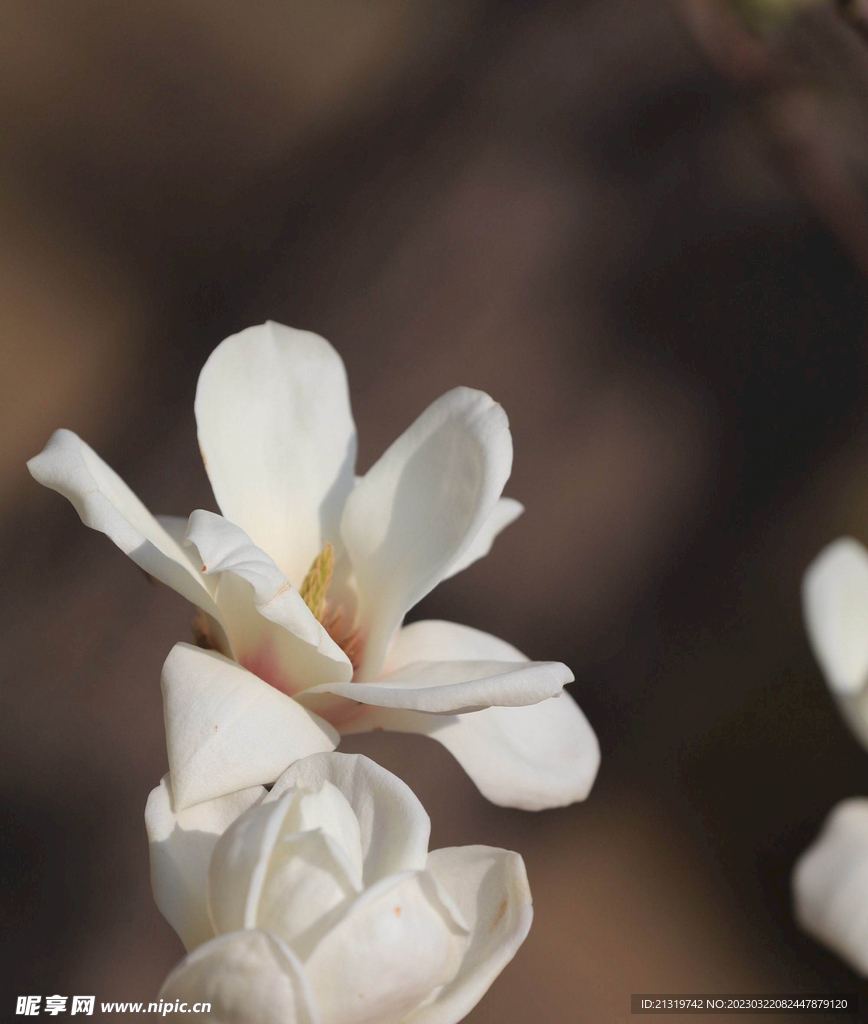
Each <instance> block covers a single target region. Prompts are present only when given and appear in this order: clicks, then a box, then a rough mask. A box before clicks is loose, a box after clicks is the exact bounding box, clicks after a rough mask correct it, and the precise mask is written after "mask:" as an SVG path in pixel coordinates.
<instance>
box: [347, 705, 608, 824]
mask: <svg viewBox="0 0 868 1024" xmlns="http://www.w3.org/2000/svg"><path fill="white" fill-rule="evenodd" d="M374 728H379V729H385V730H388V731H390V732H408V733H416V734H419V735H423V736H430V737H431V739H433V740H437V741H438V743H442V744H443V746H444V747H446V749H447V750H448V751H449V752H450V754H452V756H453V757H454V758H455V760H456V761H458V763H459V764H460V765H461V767H462V768H463V769H464V770H465V771H466V772H467V774H468V775H469V776H470V778H471V779H472V780H473V782H474V783H475V784H476V786H477V787H478V788H479V791H480V792H481V793H482V795H483V796H484V797H486V798H487V799H488V800H490V801H491V802H492V803H494V804H498V805H500V806H501V807H518V808H521V809H522V810H524V811H541V810H546V809H547V808H550V807H565V806H567V805H568V804H572V803H575V802H576V801H578V800H584V799H585V798H586V797H587V796H588V794H589V793H590V791H591V787H592V786H593V784H594V779H595V778H596V775H597V770H598V768H599V766H600V746H599V743H598V742H597V737H596V735H595V734H594V730H593V729H592V728H591V726H590V724H589V722H588V720H587V718H585V716H584V714H583V713H582V711H581V709H580V708H579V706H578V705H577V704H576V702H575V701H574V700H573V698H572V697H571V696H570V695H569V694H568V693H563V694H561V696H560V697H556V698H552V699H551V700H545V701H542V702H541V703H539V704H532V705H530V706H529V707H523V708H502V707H493V708H487V709H485V710H484V711H474V712H471V713H470V714H466V715H429V714H424V713H419V712H416V711H398V710H394V711H393V710H390V709H383V710H379V709H377V710H376V711H375V712H374V714H373V715H372V716H370V717H366V718H359V719H358V727H357V728H353V727H352V726H351V727H350V728H349V729H348V730H346V731H348V732H350V731H353V732H356V731H368V730H370V729H374Z"/></svg>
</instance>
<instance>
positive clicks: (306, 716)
mask: <svg viewBox="0 0 868 1024" xmlns="http://www.w3.org/2000/svg"><path fill="white" fill-rule="evenodd" d="M162 685H163V715H164V719H165V724H166V747H167V750H168V754H169V769H170V772H171V775H172V788H173V791H174V795H175V806H176V809H178V810H183V809H184V808H185V807H189V806H191V805H192V804H197V803H201V802H202V801H203V800H213V799H214V798H216V797H218V796H224V795H225V794H227V793H233V792H234V791H235V790H238V789H245V788H247V787H248V786H255V785H261V784H265V783H269V782H273V781H274V780H275V779H276V778H277V777H278V775H280V773H281V772H282V771H283V770H284V769H285V768H286V767H287V765H289V764H291V763H292V762H293V761H295V760H296V759H297V758H299V757H306V756H307V755H308V754H311V753H314V752H317V751H321V750H332V749H333V748H334V747H335V745H336V743H337V735H336V734H335V732H334V730H333V729H332V728H331V726H329V725H328V723H326V722H323V721H322V720H321V719H319V718H317V716H316V715H313V714H311V713H310V712H309V711H307V710H306V709H305V708H303V707H302V706H301V705H300V704H299V703H298V702H297V701H294V700H293V699H292V698H291V697H287V696H286V694H284V693H281V692H280V691H279V690H276V689H275V688H274V687H273V686H269V685H268V683H265V682H263V681H262V680H261V679H259V678H258V676H255V675H253V673H252V672H248V671H246V669H243V668H241V667H240V666H238V665H236V664H235V663H234V662H232V661H230V660H229V659H228V658H224V657H223V656H222V655H220V654H217V653H216V652H214V651H203V650H200V649H199V648H198V647H192V646H190V645H189V644H176V645H175V646H174V647H173V648H172V650H171V652H170V653H169V656H168V658H167V659H166V662H165V664H164V666H163V678H162Z"/></svg>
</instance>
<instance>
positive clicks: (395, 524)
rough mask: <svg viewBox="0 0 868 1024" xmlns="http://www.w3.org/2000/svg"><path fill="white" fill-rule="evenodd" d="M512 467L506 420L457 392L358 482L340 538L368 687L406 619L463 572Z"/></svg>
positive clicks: (492, 405)
mask: <svg viewBox="0 0 868 1024" xmlns="http://www.w3.org/2000/svg"><path fill="white" fill-rule="evenodd" d="M511 468H512V439H511V437H510V433H509V424H508V422H507V418H506V413H504V411H503V409H502V408H501V407H500V406H499V405H498V404H497V403H496V402H494V401H492V399H491V398H489V397H488V395H485V394H483V393H482V392H481V391H473V390H471V389H469V388H456V389H455V390H454V391H450V392H448V393H447V394H445V395H443V397H442V398H440V399H438V400H437V401H436V402H434V403H433V405H431V406H430V407H429V408H428V409H427V410H426V411H425V412H424V413H423V414H422V415H421V416H420V417H419V418H418V419H417V420H416V422H415V423H414V424H413V425H412V426H411V427H410V428H409V429H408V430H407V431H405V432H404V434H402V435H401V437H399V438H398V440H397V441H395V442H394V444H392V446H391V447H390V448H389V449H388V450H387V451H386V452H385V453H384V454H383V456H382V457H381V458H380V459H379V461H378V462H377V463H375V465H374V466H373V467H372V468H371V469H370V470H369V471H368V472H367V473H366V474H365V476H364V477H362V479H361V480H359V481H358V483H357V484H356V486H355V488H354V489H353V490H352V492H351V493H350V495H349V497H348V498H347V503H346V508H345V510H344V514H343V518H342V520H341V535H342V537H343V540H344V543H345V544H346V548H347V551H348V553H349V556H350V559H351V562H352V565H353V570H354V572H355V578H356V582H357V586H358V594H359V615H360V622H361V627H362V630H363V632H364V634H365V637H366V647H365V653H364V662H363V665H362V671H361V678H364V679H375V678H377V676H378V675H379V673H380V669H381V667H382V664H383V659H384V657H385V652H386V648H387V646H388V644H389V641H390V640H391V637H392V634H393V633H394V632H395V630H396V629H397V628H398V626H399V625H400V623H401V619H402V618H403V617H404V615H405V613H406V612H407V611H408V610H409V609H410V608H412V607H413V605H414V604H416V603H417V602H418V601H420V600H421V599H422V598H423V597H424V596H425V595H426V594H427V593H428V592H429V591H430V590H431V589H432V588H433V587H435V586H436V585H437V584H438V583H439V582H440V581H441V580H442V579H443V578H444V576H446V575H448V573H449V572H450V569H451V567H452V566H454V565H456V564H460V563H461V559H462V558H463V557H464V555H465V553H466V552H467V550H468V549H469V548H470V547H471V545H472V544H473V542H474V540H475V539H476V537H477V536H478V535H479V533H480V530H481V529H482V527H483V525H484V524H485V523H486V521H487V520H488V518H489V516H490V515H491V513H492V511H493V510H494V507H495V505H496V503H497V500H498V498H499V497H500V494H501V491H502V490H503V486H504V484H505V483H506V481H507V479H508V477H509V473H510V470H511Z"/></svg>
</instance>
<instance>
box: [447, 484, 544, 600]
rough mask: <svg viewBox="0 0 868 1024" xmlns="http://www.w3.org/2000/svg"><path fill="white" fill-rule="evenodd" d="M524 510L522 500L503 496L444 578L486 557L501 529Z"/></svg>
mask: <svg viewBox="0 0 868 1024" xmlns="http://www.w3.org/2000/svg"><path fill="white" fill-rule="evenodd" d="M522 512H524V505H522V503H521V502H520V501H516V500H515V498H501V499H500V501H498V503H497V504H496V505H495V506H494V509H493V510H492V512H491V515H490V516H489V517H488V519H486V520H485V522H484V523H483V524H482V528H481V529H480V531H479V533H477V535H476V536H475V537H474V539H473V541H472V542H471V544H470V546H469V547H468V548H467V550H466V551H465V552H464V554H463V555H462V556H461V557H460V558H458V559H456V560H455V561H454V562H453V563H452V565H451V566H450V567H449V571H448V572H447V573H446V575H445V576H444V577H443V579H444V580H449V579H452V577H453V576H455V575H457V574H458V573H459V572H463V571H464V570H465V569H466V568H467V567H468V566H470V565H473V563H474V562H477V561H479V559H480V558H485V556H486V555H487V554H488V552H489V551H491V547H492V545H493V544H494V541H495V538H496V537H497V535H498V534H499V533H500V532H501V530H505V529H506V527H507V526H509V525H511V524H512V523H514V522H515V521H516V519H518V517H519V516H520V515H521V514H522Z"/></svg>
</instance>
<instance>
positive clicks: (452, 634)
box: [385, 619, 528, 674]
mask: <svg viewBox="0 0 868 1024" xmlns="http://www.w3.org/2000/svg"><path fill="white" fill-rule="evenodd" d="M453 659H458V660H460V661H527V660H528V659H527V658H526V657H525V656H524V655H523V654H522V653H521V651H519V650H517V649H516V648H515V647H513V646H512V644H508V643H507V642H506V641H505V640H501V639H499V638H498V637H496V636H492V635H491V633H483V632H482V630H480V629H473V628H472V627H471V626H462V625H460V624H459V623H457V622H444V621H443V620H442V619H422V620H421V621H420V622H412V623H411V624H410V625H409V626H403V627H402V628H401V629H399V630H398V632H397V633H396V634H395V639H394V640H393V641H392V645H391V647H390V648H389V653H388V657H387V659H386V668H385V671H386V672H387V673H388V674H394V673H395V672H396V671H397V670H398V669H399V668H401V667H402V666H404V665H412V664H413V663H414V662H417V661H451V660H453Z"/></svg>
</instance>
